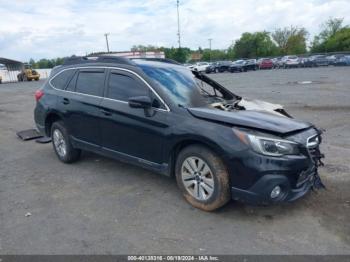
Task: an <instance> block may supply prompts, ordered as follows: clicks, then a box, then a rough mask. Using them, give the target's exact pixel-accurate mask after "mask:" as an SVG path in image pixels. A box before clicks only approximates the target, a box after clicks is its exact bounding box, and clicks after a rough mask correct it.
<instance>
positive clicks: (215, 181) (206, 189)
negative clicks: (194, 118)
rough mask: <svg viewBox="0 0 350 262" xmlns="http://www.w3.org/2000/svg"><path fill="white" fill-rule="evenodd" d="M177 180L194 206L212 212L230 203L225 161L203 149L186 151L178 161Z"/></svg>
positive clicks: (196, 148) (193, 147) (188, 148)
mask: <svg viewBox="0 0 350 262" xmlns="http://www.w3.org/2000/svg"><path fill="white" fill-rule="evenodd" d="M175 172H176V181H177V184H178V186H179V188H180V190H181V191H182V193H183V195H184V197H185V198H186V200H187V201H188V202H189V203H190V204H191V205H192V206H194V207H196V208H199V209H202V210H204V211H213V210H215V209H218V208H220V207H222V206H223V205H225V204H226V203H227V202H228V201H229V200H230V187H229V176H228V173H227V171H226V167H225V165H224V164H223V162H222V160H221V159H220V158H219V157H218V156H217V155H216V154H215V153H214V152H212V151H211V150H209V149H208V148H206V147H204V146H200V145H193V146H189V147H187V148H185V149H183V150H182V151H181V152H180V154H179V155H178V158H177V161H176V167H175Z"/></svg>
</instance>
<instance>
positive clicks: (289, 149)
mask: <svg viewBox="0 0 350 262" xmlns="http://www.w3.org/2000/svg"><path fill="white" fill-rule="evenodd" d="M233 132H234V133H235V134H236V135H237V137H238V138H239V139H240V140H241V141H242V142H243V143H245V144H246V145H249V146H251V148H252V149H253V150H254V151H255V152H257V153H260V154H263V155H267V156H283V155H298V154H299V147H298V144H297V143H295V142H293V141H289V140H284V139H280V138H278V137H273V136H268V135H266V136H264V135H260V134H254V133H249V132H245V131H242V130H238V129H233Z"/></svg>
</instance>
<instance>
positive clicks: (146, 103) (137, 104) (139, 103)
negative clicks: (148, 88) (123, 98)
mask: <svg viewBox="0 0 350 262" xmlns="http://www.w3.org/2000/svg"><path fill="white" fill-rule="evenodd" d="M129 106H130V107H132V108H145V109H146V108H150V107H152V100H151V98H150V97H148V96H134V97H130V98H129Z"/></svg>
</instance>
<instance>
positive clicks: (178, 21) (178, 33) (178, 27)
mask: <svg viewBox="0 0 350 262" xmlns="http://www.w3.org/2000/svg"><path fill="white" fill-rule="evenodd" d="M176 7H177V37H178V40H177V41H178V43H179V48H181V34H180V13H179V0H177V1H176Z"/></svg>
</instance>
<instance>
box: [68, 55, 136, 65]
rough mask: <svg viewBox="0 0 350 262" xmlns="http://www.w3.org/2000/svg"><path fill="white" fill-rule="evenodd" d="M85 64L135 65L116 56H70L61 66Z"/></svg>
mask: <svg viewBox="0 0 350 262" xmlns="http://www.w3.org/2000/svg"><path fill="white" fill-rule="evenodd" d="M87 63H114V64H124V65H135V63H134V62H132V61H131V60H130V59H127V58H125V57H118V56H108V55H105V56H71V57H69V58H66V59H65V60H64V62H63V65H75V64H87Z"/></svg>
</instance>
